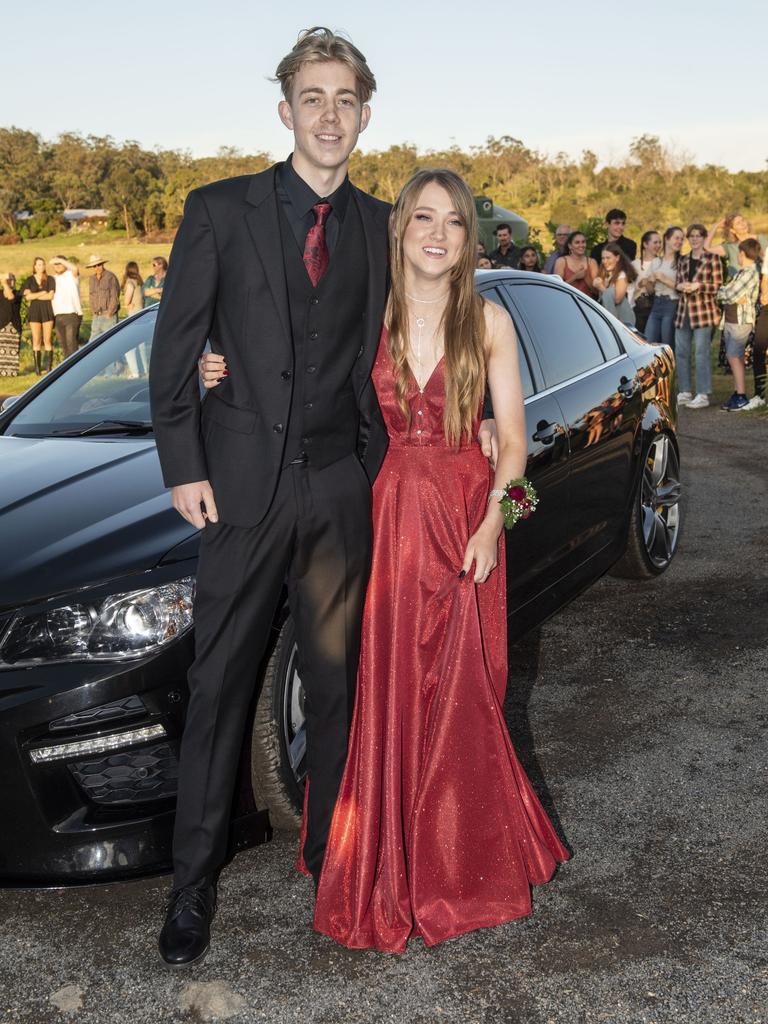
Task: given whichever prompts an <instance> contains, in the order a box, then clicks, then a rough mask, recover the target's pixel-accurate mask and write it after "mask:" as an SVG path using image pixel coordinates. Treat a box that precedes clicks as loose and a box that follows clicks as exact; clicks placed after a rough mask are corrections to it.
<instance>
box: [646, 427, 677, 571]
mask: <svg viewBox="0 0 768 1024" xmlns="http://www.w3.org/2000/svg"><path fill="white" fill-rule="evenodd" d="M640 512H641V516H642V524H643V542H644V544H645V551H646V554H647V555H648V559H649V560H650V562H651V563H652V564H653V565H654V566H655V567H656V568H658V569H663V568H665V567H666V566H667V565H668V564H669V562H670V561H671V560H672V556H673V555H674V553H675V549H676V547H677V541H678V537H679V533H680V465H679V461H678V458H677V452H676V451H675V448H674V446H673V445H672V444H671V443H670V440H669V438H668V437H667V435H666V434H659V436H658V437H656V438H655V439H654V440H653V441H652V442H651V445H650V447H649V449H648V454H647V456H646V459H645V466H644V467H643V480H642V485H641V488H640Z"/></svg>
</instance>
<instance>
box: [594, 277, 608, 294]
mask: <svg viewBox="0 0 768 1024" xmlns="http://www.w3.org/2000/svg"><path fill="white" fill-rule="evenodd" d="M592 287H593V288H595V289H596V290H597V291H599V292H602V291H605V282H604V281H603V279H602V277H595V278H593V279H592Z"/></svg>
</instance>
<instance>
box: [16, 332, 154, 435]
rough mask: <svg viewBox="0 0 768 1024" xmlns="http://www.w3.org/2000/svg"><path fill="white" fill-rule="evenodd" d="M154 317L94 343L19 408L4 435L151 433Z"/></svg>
mask: <svg viewBox="0 0 768 1024" xmlns="http://www.w3.org/2000/svg"><path fill="white" fill-rule="evenodd" d="M155 319H156V317H155V315H154V313H152V314H146V315H144V316H139V317H137V318H136V319H135V320H130V321H129V322H127V323H126V324H125V326H124V327H121V328H120V329H119V330H117V331H115V333H114V334H112V335H111V336H110V337H109V338H107V339H106V340H105V341H103V342H101V343H99V342H96V343H95V344H94V345H93V346H92V347H90V348H89V349H88V350H87V351H86V352H85V353H84V354H83V356H82V357H81V358H80V359H78V360H77V361H76V362H74V363H73V364H72V366H70V367H69V368H68V369H67V370H66V371H65V372H64V373H63V374H62V375H61V376H60V377H58V378H57V379H56V380H52V381H51V383H50V384H49V386H48V387H46V388H44V390H43V391H42V392H41V393H40V394H39V395H37V397H35V398H33V399H32V401H31V402H29V403H28V404H27V405H25V406H24V408H23V409H20V410H19V412H18V413H17V415H16V416H14V417H13V418H12V421H11V423H10V424H9V425H8V426H7V427H6V429H5V431H4V432H5V433H6V434H23V435H25V436H27V437H29V436H34V437H51V436H66V435H70V436H71V435H76V434H83V435H84V436H85V435H91V436H93V435H94V434H99V433H104V434H108V433H126V434H139V435H143V436H146V435H147V434H149V433H151V424H150V412H149V357H150V353H151V351H152V334H153V332H154V329H155Z"/></svg>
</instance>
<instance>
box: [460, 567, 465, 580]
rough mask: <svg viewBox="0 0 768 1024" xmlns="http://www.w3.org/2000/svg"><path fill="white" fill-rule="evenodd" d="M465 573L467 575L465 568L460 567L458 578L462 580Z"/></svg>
mask: <svg viewBox="0 0 768 1024" xmlns="http://www.w3.org/2000/svg"><path fill="white" fill-rule="evenodd" d="M466 575H467V570H466V569H462V570H461V572H460V573H459V579H460V580H463V579H464V577H465V576H466Z"/></svg>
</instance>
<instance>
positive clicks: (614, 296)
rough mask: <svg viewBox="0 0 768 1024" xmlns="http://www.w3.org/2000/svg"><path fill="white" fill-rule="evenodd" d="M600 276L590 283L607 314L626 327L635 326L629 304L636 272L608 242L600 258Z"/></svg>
mask: <svg viewBox="0 0 768 1024" xmlns="http://www.w3.org/2000/svg"><path fill="white" fill-rule="evenodd" d="M600 264H601V266H600V275H599V277H596V278H595V279H594V281H593V282H592V287H593V288H595V289H596V291H597V292H598V295H599V297H600V302H601V303H602V305H603V306H605V308H606V309H607V310H608V312H609V313H613V315H614V316H615V317H616V318H617V319H618V320H621V322H622V323H623V324H626V325H627V326H628V327H634V326H635V311H634V310H633V309H632V304H631V302H630V286H631V285H632V282H633V281H634V280H635V279H636V278H637V271H636V270H635V268H634V267H633V266H632V264H631V263H630V262H629V260H628V259H627V257H626V256H625V255H624V252H623V251H622V249H621V248H620V247H619V246H618V245H616V243H615V242H608V244H607V245H606V246H605V248H604V249H603V251H602V254H601V257H600Z"/></svg>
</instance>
